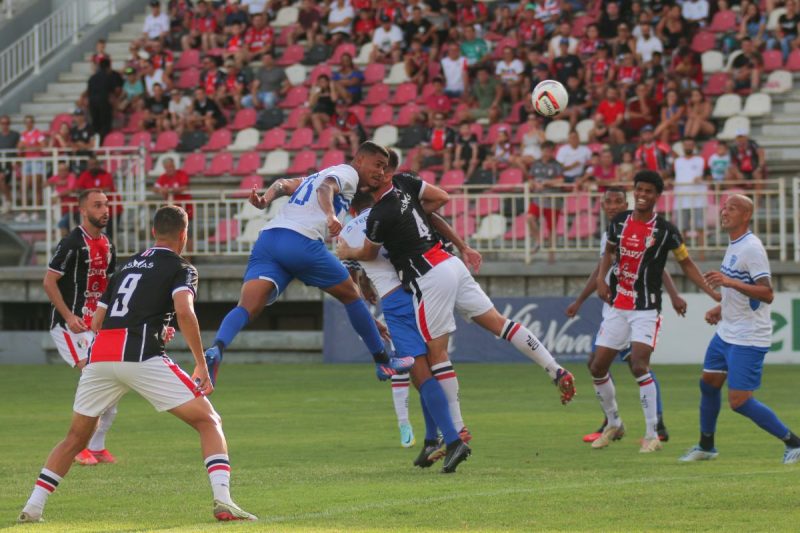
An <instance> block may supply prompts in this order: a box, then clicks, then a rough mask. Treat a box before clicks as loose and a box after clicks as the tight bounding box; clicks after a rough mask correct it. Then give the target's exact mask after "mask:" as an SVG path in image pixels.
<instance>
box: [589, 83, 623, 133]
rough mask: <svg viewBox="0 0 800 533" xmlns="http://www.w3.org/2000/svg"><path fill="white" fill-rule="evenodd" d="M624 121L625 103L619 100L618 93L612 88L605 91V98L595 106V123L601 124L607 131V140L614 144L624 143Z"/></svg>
mask: <svg viewBox="0 0 800 533" xmlns="http://www.w3.org/2000/svg"><path fill="white" fill-rule="evenodd" d="M624 120H625V102H623V101H622V100H620V98H619V91H617V89H615V88H614V87H609V88H608V89H607V90H606V97H605V99H604V100H602V101H601V102H600V104H599V105H598V106H597V118H596V122H597V121H599V122H601V123H602V124H603V125H604V126H605V127H606V128H607V129H608V134H607V135H608V139H609V140H610V141H611V142H612V143H614V144H624V143H625V133H624V132H623V131H622V123H623V122H624ZM598 140H603V139H598Z"/></svg>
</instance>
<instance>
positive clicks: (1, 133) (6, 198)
mask: <svg viewBox="0 0 800 533" xmlns="http://www.w3.org/2000/svg"><path fill="white" fill-rule="evenodd" d="M19 141H20V135H19V132H18V131H15V130H12V129H11V118H10V117H9V116H8V115H2V116H0V150H2V151H3V155H5V156H6V157H16V155H17V154H16V152H15V151H8V150H16V149H17V146H19ZM13 178H14V164H13V163H2V164H0V194H2V195H3V197H2V200H3V206H2V208H1V209H0V210H1V211H2V213H3V214H7V213H9V212H10V211H11V180H12V179H13Z"/></svg>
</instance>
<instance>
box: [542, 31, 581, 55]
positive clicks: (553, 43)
mask: <svg viewBox="0 0 800 533" xmlns="http://www.w3.org/2000/svg"><path fill="white" fill-rule="evenodd" d="M564 40H566V41H567V42H566V44H567V49H566V53H568V54H575V53H577V51H578V39H576V38H575V37H573V36H572V26H571V25H570V23H569V22H562V23H561V24H559V25H558V33H556V34H555V35H553V36H552V37H551V38H550V41H549V42H548V44H547V51H548V57H550V59H551V60H553V59H555V58H557V57H560V56H561V54H562V53H564V51H563V50H562V48H561V43H562V42H563V41H564Z"/></svg>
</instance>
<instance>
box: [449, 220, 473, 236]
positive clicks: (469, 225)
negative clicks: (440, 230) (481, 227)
mask: <svg viewBox="0 0 800 533" xmlns="http://www.w3.org/2000/svg"><path fill="white" fill-rule="evenodd" d="M453 229H454V230H455V231H456V234H458V235H459V236H460V237H462V238H464V237H469V236H470V235H472V234H473V233H475V217H474V216H472V215H466V214H461V215H458V216H456V217H455V218H453Z"/></svg>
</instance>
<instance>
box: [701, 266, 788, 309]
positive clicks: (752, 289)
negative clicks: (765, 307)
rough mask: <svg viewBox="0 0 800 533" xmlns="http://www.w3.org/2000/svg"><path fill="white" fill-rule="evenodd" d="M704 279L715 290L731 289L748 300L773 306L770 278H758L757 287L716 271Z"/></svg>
mask: <svg viewBox="0 0 800 533" xmlns="http://www.w3.org/2000/svg"><path fill="white" fill-rule="evenodd" d="M704 277H705V281H706V283H708V284H709V285H710V286H711V287H714V288H715V289H716V288H717V287H727V288H729V289H733V290H735V291H739V292H741V293H742V294H744V295H745V296H747V297H748V298H752V299H754V300H758V301H759V302H764V303H767V304H771V303H772V300H773V298H774V297H775V294H774V292H773V290H772V283H771V282H770V280H769V276H764V277H761V278H758V279H757V280H755V285H749V284H747V283H744V282H742V281H739V280H737V279H733V278H729V277H728V276H726V275H725V274H723V273H721V272H717V271H716V270H712V271H710V272H706V273H705V276H704Z"/></svg>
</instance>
